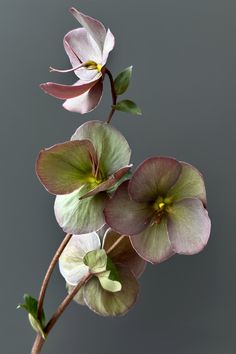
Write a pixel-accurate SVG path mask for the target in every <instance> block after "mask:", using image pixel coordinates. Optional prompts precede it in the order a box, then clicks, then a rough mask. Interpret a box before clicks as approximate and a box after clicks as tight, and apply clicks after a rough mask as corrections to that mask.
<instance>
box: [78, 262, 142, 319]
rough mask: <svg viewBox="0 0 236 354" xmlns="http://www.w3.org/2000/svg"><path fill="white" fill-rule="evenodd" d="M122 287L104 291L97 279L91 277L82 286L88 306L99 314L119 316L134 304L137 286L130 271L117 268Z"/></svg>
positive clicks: (137, 290)
mask: <svg viewBox="0 0 236 354" xmlns="http://www.w3.org/2000/svg"><path fill="white" fill-rule="evenodd" d="M118 271H119V275H120V281H121V284H122V288H121V290H120V291H118V292H110V291H106V290H104V289H103V288H102V286H101V285H100V282H99V280H98V279H97V278H96V277H93V278H92V279H91V280H89V281H88V282H87V283H86V284H85V286H84V300H85V302H86V304H87V305H88V307H89V308H90V309H91V310H92V311H94V312H96V313H97V314H99V315H101V316H120V315H124V314H126V313H127V312H128V310H129V309H130V308H131V307H132V306H133V305H134V303H135V301H136V299H137V295H138V292H139V286H138V283H137V280H136V278H135V277H134V275H133V274H132V272H131V271H130V270H128V269H126V268H121V267H119V268H118Z"/></svg>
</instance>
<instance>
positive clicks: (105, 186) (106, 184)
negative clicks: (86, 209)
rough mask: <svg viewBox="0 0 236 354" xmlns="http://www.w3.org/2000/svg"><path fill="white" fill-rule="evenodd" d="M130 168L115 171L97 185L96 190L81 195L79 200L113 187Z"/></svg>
mask: <svg viewBox="0 0 236 354" xmlns="http://www.w3.org/2000/svg"><path fill="white" fill-rule="evenodd" d="M131 167H132V165H129V166H125V167H123V168H121V169H119V170H118V171H116V172H115V173H114V174H113V175H112V176H110V177H109V178H108V179H107V180H106V181H104V182H102V183H101V184H99V185H98V186H97V187H96V188H94V189H92V190H91V191H89V192H88V193H86V194H85V195H83V196H82V197H81V198H80V199H84V198H87V197H91V196H92V195H95V194H97V193H99V192H104V191H107V190H108V189H110V188H111V187H113V186H114V185H115V184H116V183H117V182H118V181H119V180H120V179H121V178H122V177H123V176H124V175H125V174H126V173H127V172H128V171H129V170H130V168H131Z"/></svg>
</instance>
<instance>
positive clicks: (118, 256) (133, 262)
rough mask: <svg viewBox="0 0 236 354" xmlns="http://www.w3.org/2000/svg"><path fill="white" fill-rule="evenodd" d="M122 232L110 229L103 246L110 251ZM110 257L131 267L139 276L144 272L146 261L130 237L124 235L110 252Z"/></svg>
mask: <svg viewBox="0 0 236 354" xmlns="http://www.w3.org/2000/svg"><path fill="white" fill-rule="evenodd" d="M120 237H121V234H119V233H118V232H115V231H114V230H112V229H108V230H107V231H106V234H105V236H104V239H103V248H104V249H105V250H106V251H108V250H109V249H110V248H111V247H112V246H113V245H114V244H115V242H117V240H119V238H120ZM109 258H111V260H112V261H113V263H115V264H120V265H123V266H125V267H127V268H129V269H130V270H131V271H132V272H133V274H134V275H135V276H136V277H137V278H138V277H140V275H141V274H142V273H143V272H144V269H145V266H146V262H145V261H144V260H143V259H142V258H141V257H140V256H139V255H138V254H137V253H136V251H135V250H134V248H133V247H132V244H131V242H130V238H129V237H127V236H126V237H123V238H122V239H121V241H120V242H119V243H118V244H117V246H116V247H115V248H114V249H113V250H112V251H111V252H109Z"/></svg>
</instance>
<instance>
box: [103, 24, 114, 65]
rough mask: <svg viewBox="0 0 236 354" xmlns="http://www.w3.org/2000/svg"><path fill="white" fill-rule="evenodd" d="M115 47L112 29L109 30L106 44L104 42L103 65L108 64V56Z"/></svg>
mask: <svg viewBox="0 0 236 354" xmlns="http://www.w3.org/2000/svg"><path fill="white" fill-rule="evenodd" d="M114 46H115V37H114V36H113V34H112V33H111V31H110V29H109V28H108V30H107V34H106V38H105V42H104V47H103V55H102V65H105V64H106V62H107V58H108V55H109V53H110V52H111V51H112V49H113V48H114Z"/></svg>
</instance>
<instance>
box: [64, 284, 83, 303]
mask: <svg viewBox="0 0 236 354" xmlns="http://www.w3.org/2000/svg"><path fill="white" fill-rule="evenodd" d="M66 288H67V290H68V293H69V294H70V293H71V292H72V291H73V290H74V288H75V286H73V285H70V284H66ZM73 300H74V301H75V302H77V303H78V304H79V305H86V304H85V301H84V285H83V286H82V287H81V288H80V289H79V291H78V292H77V294H76V295H75V296H74V298H73Z"/></svg>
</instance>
